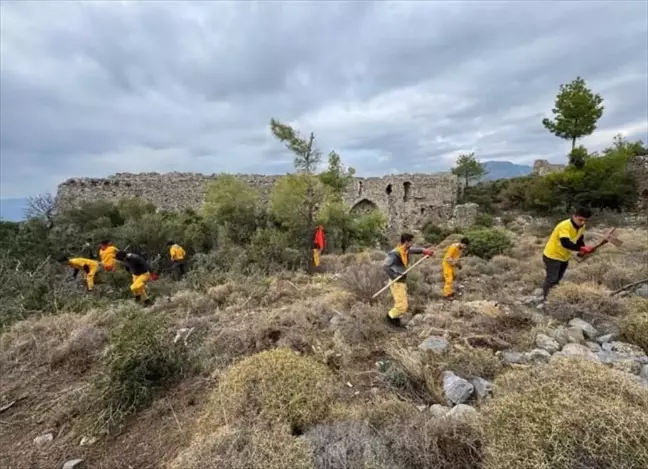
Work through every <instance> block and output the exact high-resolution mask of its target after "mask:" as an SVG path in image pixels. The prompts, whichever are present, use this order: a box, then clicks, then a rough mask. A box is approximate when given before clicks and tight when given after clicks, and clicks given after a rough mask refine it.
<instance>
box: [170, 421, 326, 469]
mask: <svg viewBox="0 0 648 469" xmlns="http://www.w3.org/2000/svg"><path fill="white" fill-rule="evenodd" d="M311 453H312V451H311V445H310V443H309V442H308V440H306V439H305V438H296V437H294V436H292V435H290V432H289V429H288V428H286V427H281V426H280V427H274V428H268V427H249V428H248V427H244V428H234V427H228V426H225V427H221V428H219V429H218V430H217V431H215V432H214V433H211V434H204V435H199V436H197V437H196V438H195V439H194V441H193V442H192V443H191V445H190V446H189V447H188V448H187V449H185V450H184V451H182V452H181V453H180V454H179V455H178V456H177V457H176V458H175V459H174V460H173V461H172V462H171V463H169V464H168V465H167V468H168V469H206V468H227V469H316V466H314V465H313V462H312V456H311Z"/></svg>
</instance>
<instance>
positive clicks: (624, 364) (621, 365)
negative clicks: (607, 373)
mask: <svg viewBox="0 0 648 469" xmlns="http://www.w3.org/2000/svg"><path fill="white" fill-rule="evenodd" d="M612 368H614V369H616V370H619V371H625V372H626V373H630V374H632V375H638V374H639V373H641V363H639V362H638V361H637V360H634V359H632V358H622V359H620V360H617V361H615V362H614V363H612Z"/></svg>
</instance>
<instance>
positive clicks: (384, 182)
mask: <svg viewBox="0 0 648 469" xmlns="http://www.w3.org/2000/svg"><path fill="white" fill-rule="evenodd" d="M234 176H235V177H237V178H239V179H240V180H242V181H244V182H246V183H247V184H249V185H250V186H252V187H254V188H256V189H257V190H258V191H259V192H260V194H261V197H262V199H264V200H267V198H268V195H269V193H270V190H271V189H272V186H273V185H274V183H275V182H276V181H277V179H279V178H280V177H281V176H278V175H277V176H266V175H254V174H252V175H238V174H237V175H234ZM217 178H218V176H217V175H216V174H212V175H204V174H198V173H178V172H173V173H166V174H159V173H140V174H132V173H117V174H115V175H112V176H109V177H107V178H73V179H68V180H67V181H65V182H63V183H61V184H60V185H59V186H58V191H57V197H56V200H57V202H56V203H57V207H58V208H68V207H73V206H77V205H78V204H79V203H80V202H83V201H97V200H102V199H103V200H110V201H118V200H119V199H122V198H129V197H141V198H142V199H144V200H147V201H149V202H152V203H153V204H155V205H156V206H157V207H158V208H159V209H162V210H170V211H177V210H183V209H186V208H191V209H194V210H197V209H199V208H200V207H201V206H202V204H203V201H204V198H205V192H206V189H207V185H208V183H209V182H212V181H216V179H217ZM458 189H459V183H458V180H457V178H456V176H454V175H452V174H450V173H437V174H399V175H394V176H385V177H371V178H360V177H358V178H355V180H354V182H353V183H352V184H350V186H349V188H348V190H347V192H346V194H345V196H344V199H345V202H346V203H347V204H348V205H349V206H350V207H351V211H352V212H353V213H362V212H366V211H370V210H379V211H381V212H382V213H383V214H384V215H385V216H386V217H387V219H388V224H389V227H390V229H391V230H393V231H398V230H413V229H415V228H417V227H420V225H421V224H422V223H423V222H425V221H427V220H430V219H432V220H434V222H435V223H438V224H446V223H448V222H449V221H450V219H451V218H452V216H453V213H454V212H453V211H454V208H455V205H456V203H457V193H458Z"/></svg>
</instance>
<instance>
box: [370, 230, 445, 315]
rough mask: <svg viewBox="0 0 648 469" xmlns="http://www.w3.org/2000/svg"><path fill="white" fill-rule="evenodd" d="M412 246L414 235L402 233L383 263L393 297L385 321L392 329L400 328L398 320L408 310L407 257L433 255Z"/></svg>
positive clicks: (423, 249) (424, 249)
mask: <svg viewBox="0 0 648 469" xmlns="http://www.w3.org/2000/svg"><path fill="white" fill-rule="evenodd" d="M413 244H414V235H412V234H410V233H403V234H402V235H401V238H400V243H399V244H398V246H396V247H395V248H394V249H392V250H391V251H389V252H388V253H387V258H386V259H385V262H384V263H383V269H384V270H385V272H386V273H387V275H388V276H389V278H390V280H391V282H390V285H389V288H390V290H391V293H392V296H393V297H394V307H393V308H392V309H390V310H389V312H388V313H387V317H386V320H387V322H388V323H389V324H390V325H391V326H394V327H402V324H401V320H400V318H401V316H402V315H403V314H405V313H406V312H407V309H408V302H407V283H406V281H407V272H408V270H410V269H411V268H410V269H408V265H409V255H410V254H423V255H424V256H425V257H429V256H433V255H434V252H433V251H432V250H431V249H426V248H423V247H414V246H413ZM412 267H414V266H412ZM381 291H382V290H381ZM378 293H380V292H378ZM374 296H375V295H374Z"/></svg>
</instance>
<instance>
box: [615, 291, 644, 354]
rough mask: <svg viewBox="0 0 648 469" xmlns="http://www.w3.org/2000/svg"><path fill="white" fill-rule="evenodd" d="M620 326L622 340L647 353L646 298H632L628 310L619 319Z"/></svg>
mask: <svg viewBox="0 0 648 469" xmlns="http://www.w3.org/2000/svg"><path fill="white" fill-rule="evenodd" d="M620 326H621V327H620V329H621V334H622V336H623V338H624V340H626V341H627V342H630V343H631V344H635V345H638V346H639V347H641V348H642V349H644V351H645V352H646V353H648V300H646V299H643V298H635V299H633V300H632V302H631V306H630V312H629V313H628V315H627V316H625V317H623V318H622V319H621V322H620Z"/></svg>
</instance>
